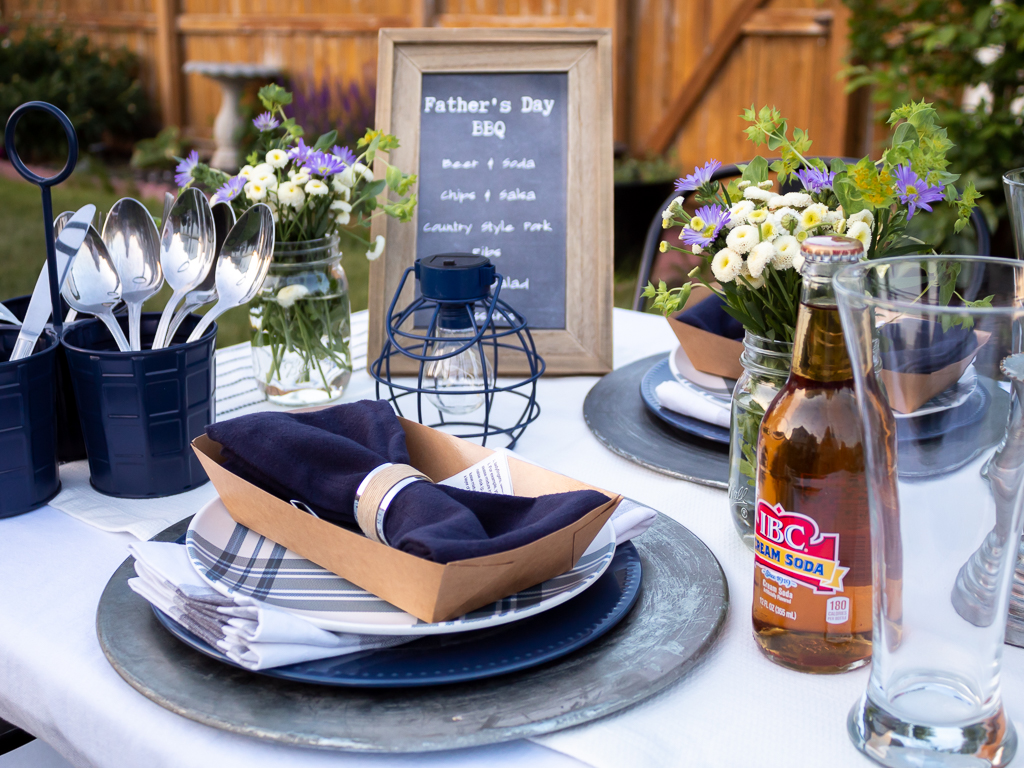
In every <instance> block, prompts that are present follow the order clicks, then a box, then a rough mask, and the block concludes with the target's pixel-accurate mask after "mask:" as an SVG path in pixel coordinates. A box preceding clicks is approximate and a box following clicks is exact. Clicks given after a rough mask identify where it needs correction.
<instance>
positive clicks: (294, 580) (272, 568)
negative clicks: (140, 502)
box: [185, 498, 615, 636]
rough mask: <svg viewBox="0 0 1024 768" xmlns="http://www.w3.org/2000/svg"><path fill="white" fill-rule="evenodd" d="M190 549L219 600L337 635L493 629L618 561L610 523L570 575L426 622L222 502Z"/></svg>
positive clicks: (568, 594)
mask: <svg viewBox="0 0 1024 768" xmlns="http://www.w3.org/2000/svg"><path fill="white" fill-rule="evenodd" d="M185 548H186V549H187V551H188V556H189V559H190V560H191V561H192V565H193V566H194V567H195V569H196V571H197V572H198V573H199V575H200V577H202V579H203V580H204V581H206V582H207V583H208V584H210V586H212V587H213V588H214V589H216V590H217V591H218V592H221V593H222V594H225V595H228V596H232V595H233V594H235V593H237V594H243V595H248V596H249V597H253V598H255V599H257V600H262V601H264V602H266V603H269V604H271V605H275V606H277V607H279V608H285V609H287V610H289V611H291V612H292V613H294V614H296V615H299V616H302V617H303V618H305V619H308V620H309V621H310V622H311V623H312V624H314V625H316V626H318V627H320V628H321V629H327V630H330V631H332V632H353V633H356V634H363V635H410V636H419V635H439V634H448V633H453V632H468V631H470V630H474V629H484V628H486V627H494V626H497V625H499V624H507V623H509V622H511V621H518V620H519V619H525V618H526V617H527V616H533V615H534V614H537V613H541V612H542V611H546V610H548V609H549V608H554V607H555V606H556V605H560V604H562V603H564V602H565V601H566V600H569V599H570V598H572V597H574V596H575V595H578V594H579V593H580V592H582V591H583V590H584V589H586V588H587V587H589V586H590V585H591V584H593V583H594V582H595V581H596V580H597V578H598V577H599V576H600V575H601V574H602V573H604V572H605V569H606V568H607V567H608V565H609V563H611V561H612V557H613V556H614V555H615V533H614V530H613V528H612V526H611V523H608V524H606V525H605V526H604V528H602V529H601V531H600V532H599V533H598V534H597V537H596V538H595V539H594V541H593V542H592V543H591V545H590V547H588V548H587V551H586V552H584V553H583V557H581V558H580V559H579V561H578V562H577V563H576V567H575V568H573V569H572V570H571V571H567V572H566V573H563V574H562V575H561V576H556V577H555V578H553V579H549V580H548V581H545V582H544V583H543V584H538V585H537V586H535V587H530V588H529V589H525V590H523V591H522V592H519V593H517V594H515V595H511V596H509V597H506V598H505V599H503V600H499V601H498V602H496V603H492V604H491V605H488V606H485V607H483V608H479V609H477V610H475V611H473V612H472V613H467V614H466V615H465V616H460V617H459V618H457V619H452V620H451V621H443V622H438V623H436V624H429V623H427V622H423V621H420V620H419V619H417V618H416V617H415V616H412V615H411V614H408V613H406V612H405V611H403V610H401V609H400V608H396V607H395V606H393V605H391V603H388V602H386V601H384V600H381V599H380V598H379V597H375V596H374V595H371V594H370V593H369V592H367V591H365V590H363V589H360V588H359V587H357V586H355V585H354V584H352V583H351V582H348V581H346V580H345V579H343V578H341V577H340V576H337V575H335V574H333V573H331V572H330V571H328V570H326V569H325V568H321V567H320V566H319V565H317V564H316V563H312V562H310V561H309V560H306V559H305V558H303V557H300V556H299V555H297V554H295V553H294V552H292V551H290V550H288V549H285V548H284V547H282V546H281V545H280V544H277V543H275V542H273V541H271V540H270V539H268V538H266V537H265V536H261V535H259V534H258V533H256V532H255V531H251V530H249V529H248V528H246V527H245V526H244V525H239V524H238V523H236V522H235V521H234V520H232V519H231V515H230V514H229V513H228V510H227V508H226V507H225V506H224V504H223V502H222V501H221V500H220V499H219V498H218V499H214V500H213V501H211V502H210V503H209V504H207V505H206V506H205V507H203V508H202V509H201V510H199V513H198V514H197V515H196V516H195V517H194V518H193V519H192V522H191V523H190V524H189V527H188V533H187V534H186V535H185Z"/></svg>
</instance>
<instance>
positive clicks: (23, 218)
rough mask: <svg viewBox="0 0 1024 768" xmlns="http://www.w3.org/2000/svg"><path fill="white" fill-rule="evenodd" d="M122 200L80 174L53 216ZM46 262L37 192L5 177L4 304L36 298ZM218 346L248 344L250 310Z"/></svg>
mask: <svg viewBox="0 0 1024 768" xmlns="http://www.w3.org/2000/svg"><path fill="white" fill-rule="evenodd" d="M119 197H120V195H117V194H116V193H114V192H108V191H104V190H103V189H102V188H100V186H99V185H97V184H95V183H93V182H92V180H91V179H89V178H85V179H79V178H76V177H75V175H72V177H71V178H70V179H69V180H68V181H67V182H65V183H64V184H62V185H60V186H59V187H56V188H55V189H54V190H53V210H54V213H55V214H57V213H60V212H61V211H68V210H70V211H74V210H77V209H79V208H81V207H82V206H83V205H86V204H88V203H92V204H93V205H95V206H96V207H97V208H98V209H100V210H101V211H103V212H104V213H105V212H106V211H108V210H110V207H111V206H112V205H113V204H114V203H115V202H116V201H117V200H118V198H119ZM142 202H143V203H144V204H145V205H146V207H147V208H149V210H150V211H151V212H152V213H153V215H154V216H160V214H161V212H162V209H163V202H162V201H157V200H152V199H144V200H142ZM350 243H351V244H352V248H351V251H352V253H353V254H356V253H358V254H359V255H358V256H356V255H353V256H351V257H349V258H346V259H344V260H343V261H342V263H343V265H344V267H345V272H346V274H347V275H348V279H349V285H350V287H351V297H352V310H353V311H356V310H360V309H366V301H367V290H368V279H369V264H368V263H367V261H366V259H365V258H363V256H362V253H361V251H360V250H358V249H357V248H356V247H355V245H354V243H352V241H351V240H346V238H345V237H344V233H343V237H342V243H341V245H342V249H343V250H344V249H345V248H346V245H348V244H350ZM45 259H46V245H45V243H44V240H43V207H42V202H41V200H40V195H39V189H38V187H36V186H34V185H32V184H29V183H28V182H27V181H21V180H20V179H19V180H13V179H9V178H6V177H0V301H2V300H4V299H9V298H12V297H14V296H21V295H22V294H26V293H31V291H32V288H33V287H34V286H35V282H36V278H37V277H38V276H39V270H40V269H42V266H43V262H44V260H45ZM170 295H171V289H170V288H169V287H167V286H164V288H163V290H162V291H161V292H160V293H158V294H157V295H156V296H154V297H153V298H152V299H150V300H149V301H148V302H146V305H145V309H146V310H147V311H155V312H159V311H161V310H162V309H163V307H164V304H165V303H166V301H167V299H168V298H169V297H170ZM217 325H218V327H219V331H218V333H217V346H218V347H226V346H229V345H231V344H237V343H238V342H240V341H248V340H249V319H248V314H247V310H246V308H245V307H240V308H238V309H234V310H231V311H230V312H226V313H225V314H223V315H222V316H221V317H220V319H219V320H218V321H217Z"/></svg>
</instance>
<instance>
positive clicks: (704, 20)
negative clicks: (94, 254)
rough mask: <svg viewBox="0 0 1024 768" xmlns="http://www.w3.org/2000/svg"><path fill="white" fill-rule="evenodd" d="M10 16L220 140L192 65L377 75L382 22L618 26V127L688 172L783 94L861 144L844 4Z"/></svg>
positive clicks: (153, 8) (230, 7) (333, 4)
mask: <svg viewBox="0 0 1024 768" xmlns="http://www.w3.org/2000/svg"><path fill="white" fill-rule="evenodd" d="M0 12H2V14H3V18H4V21H5V23H8V24H10V23H14V24H24V23H28V22H30V21H34V22H36V23H44V24H54V23H62V24H64V25H66V26H67V27H68V28H70V29H73V30H81V31H82V32H84V33H86V34H88V35H89V36H90V38H91V39H92V40H93V41H94V42H95V43H96V44H97V45H114V46H119V45H124V46H127V47H128V48H129V49H131V50H133V51H135V52H136V53H138V54H139V55H140V56H141V57H142V60H143V62H144V79H145V84H146V86H147V88H148V89H149V91H150V92H151V94H152V95H153V98H154V100H155V101H156V103H158V104H159V107H160V114H161V116H162V118H163V120H164V122H165V123H169V124H177V125H182V126H183V127H184V128H185V131H186V133H187V134H189V135H191V136H193V137H196V138H199V139H204V138H207V137H209V136H210V134H211V131H212V125H213V118H214V116H215V114H216V112H217V109H218V107H219V103H220V91H219V89H218V88H217V86H216V85H214V84H213V83H212V82H210V81H209V80H207V79H205V78H204V77H202V76H200V75H185V74H183V73H182V71H181V66H182V64H183V63H184V62H186V61H190V60H203V61H247V62H261V63H271V64H277V65H280V66H282V67H283V68H284V69H285V70H286V71H288V72H289V73H291V74H292V75H294V76H297V77H313V78H315V79H316V80H318V81H322V80H323V79H324V78H330V79H332V80H341V81H343V82H348V81H351V80H362V79H364V78H365V77H367V76H372V74H373V72H374V71H375V65H376V57H377V30H378V29H380V28H381V27H408V26H429V25H434V26H446V27H494V26H527V27H529V26H545V27H564V26H583V27H607V28H610V29H612V30H613V34H614V41H615V62H616V66H615V75H614V76H615V135H616V140H617V141H618V142H620V143H621V144H623V145H625V146H627V147H628V148H629V149H630V150H631V151H632V152H633V153H636V154H643V153H646V152H663V151H665V150H671V149H674V150H675V151H676V153H677V155H678V158H679V162H680V164H681V165H682V166H683V167H684V168H688V167H692V166H693V165H695V164H697V163H698V162H703V161H704V160H705V159H707V158H708V157H717V158H719V159H720V160H722V161H723V162H731V161H735V160H742V159H744V158H747V157H749V156H750V155H751V154H752V153H753V148H752V147H751V146H750V144H748V143H747V142H746V139H745V138H744V136H743V133H742V128H743V127H744V126H743V123H742V121H741V120H740V118H739V113H740V111H741V110H742V109H744V108H746V107H748V106H750V105H751V104H758V105H760V104H765V103H768V104H774V105H776V106H777V107H779V109H781V110H782V112H783V114H784V115H786V116H787V117H788V118H789V119H790V125H793V126H802V127H806V128H808V129H809V130H810V132H811V136H812V137H813V138H814V139H815V144H814V152H815V154H822V155H825V154H829V155H834V154H850V153H852V152H855V151H863V150H862V148H861V147H860V146H858V144H859V143H860V141H859V139H858V137H859V136H860V134H861V132H860V131H858V127H859V123H860V122H861V119H860V117H859V116H858V117H856V118H855V117H853V116H852V114H857V115H860V112H857V111H854V113H851V109H850V99H849V98H848V97H847V96H846V94H845V92H844V88H843V84H842V83H841V82H840V81H838V80H837V79H836V78H837V74H838V72H839V71H840V70H841V68H842V66H843V57H844V56H845V53H846V50H847V43H846V19H847V16H846V13H847V12H846V10H845V8H844V7H843V5H842V4H841V3H840V2H838V0H42V3H40V0H0Z"/></svg>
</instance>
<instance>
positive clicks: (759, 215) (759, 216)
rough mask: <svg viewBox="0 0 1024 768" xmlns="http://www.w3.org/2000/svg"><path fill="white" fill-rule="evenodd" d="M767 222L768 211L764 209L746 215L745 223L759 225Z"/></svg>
mask: <svg viewBox="0 0 1024 768" xmlns="http://www.w3.org/2000/svg"><path fill="white" fill-rule="evenodd" d="M767 220H768V211H767V210H766V209H765V208H758V209H756V210H753V211H751V212H750V213H748V214H747V221H749V222H750V223H751V224H761V223H762V222H765V221H767Z"/></svg>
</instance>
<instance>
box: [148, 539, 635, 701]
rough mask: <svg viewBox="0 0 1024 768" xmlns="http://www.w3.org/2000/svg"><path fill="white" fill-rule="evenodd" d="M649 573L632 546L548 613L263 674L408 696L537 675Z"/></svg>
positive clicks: (183, 635)
mask: <svg viewBox="0 0 1024 768" xmlns="http://www.w3.org/2000/svg"><path fill="white" fill-rule="evenodd" d="M642 577H643V572H642V569H641V565H640V555H639V554H638V553H637V551H636V547H634V546H633V544H632V543H630V542H626V543H625V544H622V545H620V546H619V547H618V548H617V549H616V550H615V557H614V558H612V562H611V564H610V565H609V566H608V570H606V571H605V572H604V573H603V574H602V575H601V577H600V578H599V579H598V580H597V581H595V582H594V583H593V584H592V585H591V586H590V587H589V588H588V589H587V590H585V591H584V592H583V593H582V594H581V595H579V596H577V597H574V598H573V599H572V600H569V601H568V602H565V603H563V604H562V605H559V606H556V607H554V608H552V609H550V610H548V611H545V612H544V613H540V614H537V615H536V616H531V617H529V618H526V619H523V620H522V621H516V622H513V623H511V624H505V625H502V626H498V627H493V628H490V629H480V630H476V631H473V632H463V633H458V634H453V635H434V636H429V637H423V638H420V639H418V640H413V641H412V642H409V643H406V644H405V645H400V646H398V647H396V648H384V649H381V650H374V651H362V652H360V653H354V654H351V655H348V656H337V657H334V658H329V659H319V660H318V661H306V662H302V663H299V664H290V665H288V666H285V667H277V668H275V669H266V670H262V671H261V672H258V673H257V674H262V675H268V676H269V677H277V678H281V679H283V680H292V681H295V682H301V683H316V684H318V685H334V686H347V687H357V688H409V687H414V686H426V685H440V684H443V683H463V682H468V681H471V680H482V679H484V678H488V677H495V676H497V675H503V674H506V673H509V672H517V671H519V670H522V669H527V668H529V667H535V666H537V665H539V664H543V663H544V662H547V661H551V660H552V659H557V658H559V657H560V656H565V655H566V654H568V653H571V652H573V651H575V650H577V649H578V648H582V647H583V646H585V645H586V644H587V643H590V642H593V641H594V640H596V639H597V638H599V637H601V635H603V634H604V633H606V632H607V631H608V630H610V629H611V628H612V627H614V626H615V625H616V624H617V623H619V621H621V620H622V618H623V617H625V615H626V614H627V613H629V610H630V609H631V608H632V607H633V604H634V603H635V602H636V600H637V597H638V596H639V595H640V583H641V581H642ZM153 612H154V613H155V614H156V618H157V620H158V621H159V622H160V623H161V624H162V625H163V626H164V627H165V628H166V629H167V631H168V632H170V633H171V634H172V635H174V636H175V637H177V638H178V639H179V640H181V641H182V642H183V643H185V644H186V645H188V646H190V647H192V648H194V649H195V650H197V651H199V652H200V653H203V654H206V655H207V656H210V657H212V658H214V659H217V660H218V661H222V662H224V663H225V664H230V665H231V666H238V665H236V664H235V663H234V662H232V661H231V660H229V659H228V657H227V656H225V655H224V654H223V653H221V652H220V651H218V650H216V649H215V648H212V647H210V646H209V645H207V644H206V643H205V642H203V641H202V640H200V639H199V638H198V637H196V636H195V635H193V634H192V633H191V632H189V631H188V630H186V629H185V628H184V627H182V626H181V625H180V624H178V623H177V622H175V621H174V620H173V619H171V618H170V617H169V616H167V615H166V614H165V613H163V612H162V611H160V610H158V609H156V608H154V609H153Z"/></svg>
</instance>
